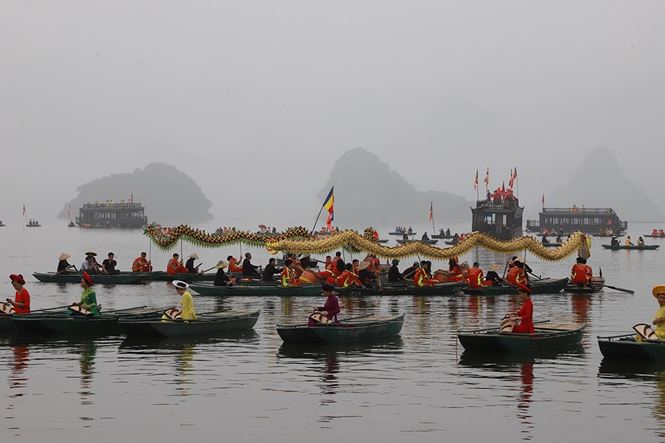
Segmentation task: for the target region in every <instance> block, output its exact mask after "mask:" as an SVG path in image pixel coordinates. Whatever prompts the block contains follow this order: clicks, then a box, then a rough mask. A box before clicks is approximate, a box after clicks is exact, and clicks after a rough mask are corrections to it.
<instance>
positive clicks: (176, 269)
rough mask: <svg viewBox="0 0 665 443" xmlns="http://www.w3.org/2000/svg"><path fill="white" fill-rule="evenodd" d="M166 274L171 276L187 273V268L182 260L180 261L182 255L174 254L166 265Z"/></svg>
mask: <svg viewBox="0 0 665 443" xmlns="http://www.w3.org/2000/svg"><path fill="white" fill-rule="evenodd" d="M166 273H167V274H169V275H175V274H186V273H187V268H186V267H185V266H184V265H183V264H182V260H180V254H177V253H176V254H173V258H171V260H169V262H168V264H167V265H166Z"/></svg>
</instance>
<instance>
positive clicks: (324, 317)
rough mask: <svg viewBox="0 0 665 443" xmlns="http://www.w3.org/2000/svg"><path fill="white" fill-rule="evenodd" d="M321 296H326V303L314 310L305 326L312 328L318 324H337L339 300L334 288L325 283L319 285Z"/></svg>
mask: <svg viewBox="0 0 665 443" xmlns="http://www.w3.org/2000/svg"><path fill="white" fill-rule="evenodd" d="M321 290H322V291H323V295H325V296H326V303H325V304H324V305H323V306H319V307H318V308H314V313H313V314H312V315H310V316H309V322H308V324H307V326H309V327H313V326H318V325H320V324H330V323H337V314H339V312H340V309H339V300H337V293H336V292H335V288H334V287H333V286H331V285H329V284H327V283H324V284H322V285H321Z"/></svg>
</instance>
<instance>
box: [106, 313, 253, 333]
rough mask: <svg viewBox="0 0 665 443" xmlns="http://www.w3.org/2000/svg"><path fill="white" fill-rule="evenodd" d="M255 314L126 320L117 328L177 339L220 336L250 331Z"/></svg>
mask: <svg viewBox="0 0 665 443" xmlns="http://www.w3.org/2000/svg"><path fill="white" fill-rule="evenodd" d="M259 313H260V311H255V312H229V311H227V312H211V313H208V314H200V315H198V316H197V319H196V320H161V319H135V318H126V319H120V320H119V321H118V327H119V328H120V330H121V331H122V332H123V333H126V334H127V335H130V336H134V335H157V336H164V337H178V336H184V335H198V334H222V333H225V332H229V331H242V330H247V329H252V328H253V327H254V325H255V324H256V321H257V320H258V318H259Z"/></svg>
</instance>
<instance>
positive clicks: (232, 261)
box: [226, 255, 242, 272]
mask: <svg viewBox="0 0 665 443" xmlns="http://www.w3.org/2000/svg"><path fill="white" fill-rule="evenodd" d="M226 261H227V262H229V272H242V266H238V263H239V262H240V260H237V259H236V258H235V257H234V256H232V255H229V256H228V257H226Z"/></svg>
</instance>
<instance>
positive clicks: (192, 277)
mask: <svg viewBox="0 0 665 443" xmlns="http://www.w3.org/2000/svg"><path fill="white" fill-rule="evenodd" d="M120 275H134V276H136V277H140V278H141V280H142V281H144V282H150V281H173V280H180V281H185V282H191V281H213V280H215V274H214V273H205V274H201V273H193V272H183V273H180V274H168V273H167V272H165V271H152V272H121V273H120Z"/></svg>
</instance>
